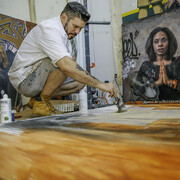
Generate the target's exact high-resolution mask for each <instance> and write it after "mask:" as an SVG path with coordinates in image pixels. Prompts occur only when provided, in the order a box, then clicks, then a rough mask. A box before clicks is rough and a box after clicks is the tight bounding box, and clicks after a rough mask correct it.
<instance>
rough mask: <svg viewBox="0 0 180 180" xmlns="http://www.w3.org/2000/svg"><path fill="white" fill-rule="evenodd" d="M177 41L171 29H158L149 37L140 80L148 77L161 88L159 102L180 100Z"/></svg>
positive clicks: (179, 61)
mask: <svg viewBox="0 0 180 180" xmlns="http://www.w3.org/2000/svg"><path fill="white" fill-rule="evenodd" d="M177 48H178V44H177V40H176V37H175V36H174V34H173V33H172V32H171V30H170V29H168V28H166V27H157V28H155V29H154V30H153V31H152V32H151V33H150V35H149V37H148V39H147V42H146V46H145V50H146V53H147V55H148V61H144V62H143V63H142V65H141V67H140V70H139V72H138V78H139V79H140V78H141V77H146V78H147V79H148V81H149V82H150V83H153V84H155V85H156V86H158V88H159V100H180V57H179V56H175V53H176V50H177Z"/></svg>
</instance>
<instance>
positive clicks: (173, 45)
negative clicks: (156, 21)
mask: <svg viewBox="0 0 180 180" xmlns="http://www.w3.org/2000/svg"><path fill="white" fill-rule="evenodd" d="M160 31H162V32H164V33H165V34H166V35H167V38H168V41H169V45H168V50H167V60H170V59H172V57H173V56H174V54H175V53H176V50H177V47H178V44H177V40H176V37H175V36H174V34H173V33H172V32H171V31H170V30H169V29H168V28H166V27H157V28H155V29H154V30H153V31H152V32H151V33H150V35H149V37H148V39H147V42H146V46H145V49H146V53H147V55H148V57H149V61H156V54H155V52H154V48H153V38H154V36H155V35H156V34H157V33H158V32H160Z"/></svg>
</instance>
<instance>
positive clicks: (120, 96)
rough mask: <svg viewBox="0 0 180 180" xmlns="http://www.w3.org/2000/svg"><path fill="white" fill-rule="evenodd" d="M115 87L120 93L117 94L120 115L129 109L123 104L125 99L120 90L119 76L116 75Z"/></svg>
mask: <svg viewBox="0 0 180 180" xmlns="http://www.w3.org/2000/svg"><path fill="white" fill-rule="evenodd" d="M114 85H115V86H116V87H117V89H118V93H117V96H116V106H117V107H118V111H117V112H118V113H121V112H126V111H127V108H126V106H125V104H124V102H123V98H122V95H121V93H120V88H119V85H118V83H117V74H115V75H114Z"/></svg>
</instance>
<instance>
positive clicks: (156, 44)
mask: <svg viewBox="0 0 180 180" xmlns="http://www.w3.org/2000/svg"><path fill="white" fill-rule="evenodd" d="M168 45H169V41H168V37H167V35H166V33H164V32H163V31H160V32H158V33H157V34H155V36H154V38H153V48H154V52H155V54H156V56H164V55H166V54H167V50H168Z"/></svg>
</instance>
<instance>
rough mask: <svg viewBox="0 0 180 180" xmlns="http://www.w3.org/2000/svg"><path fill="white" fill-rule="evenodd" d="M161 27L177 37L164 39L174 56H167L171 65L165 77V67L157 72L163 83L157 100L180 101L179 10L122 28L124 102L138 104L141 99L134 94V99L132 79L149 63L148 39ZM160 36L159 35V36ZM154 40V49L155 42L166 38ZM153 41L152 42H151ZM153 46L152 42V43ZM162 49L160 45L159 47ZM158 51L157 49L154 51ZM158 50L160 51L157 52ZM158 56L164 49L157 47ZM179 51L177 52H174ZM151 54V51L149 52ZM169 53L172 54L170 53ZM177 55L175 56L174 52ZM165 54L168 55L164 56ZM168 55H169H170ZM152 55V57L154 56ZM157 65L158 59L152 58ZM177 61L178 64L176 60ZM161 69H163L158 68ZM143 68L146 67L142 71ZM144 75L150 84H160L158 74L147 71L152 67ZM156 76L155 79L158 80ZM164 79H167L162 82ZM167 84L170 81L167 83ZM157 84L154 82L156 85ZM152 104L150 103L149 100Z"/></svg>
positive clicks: (159, 86)
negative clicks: (156, 60) (163, 71)
mask: <svg viewBox="0 0 180 180" xmlns="http://www.w3.org/2000/svg"><path fill="white" fill-rule="evenodd" d="M158 27H161V28H162V27H163V28H165V29H168V32H169V31H170V32H171V34H173V35H174V37H172V36H170V37H169V38H168V37H166V38H165V37H164V40H166V42H168V46H169V47H167V49H166V50H167V51H166V52H168V53H169V54H171V56H169V55H168V57H167V59H168V60H170V61H167V64H165V65H164V69H165V73H164V74H165V75H162V69H163V67H162V65H161V71H160V70H158V68H157V72H158V71H159V72H158V73H160V72H161V73H160V74H161V76H160V77H161V80H160V81H161V82H160V85H157V87H158V93H159V94H158V99H157V100H159V98H160V100H168V101H170V100H180V92H179V91H178V90H177V89H179V88H180V82H179V79H180V73H179V72H180V58H179V56H180V49H179V48H178V47H180V35H179V32H180V9H176V10H173V11H169V12H165V13H163V14H159V15H154V16H152V17H148V18H144V19H141V20H137V21H134V22H132V23H127V24H123V26H122V39H123V42H122V43H123V96H124V97H123V98H124V101H125V102H130V101H134V99H133V97H134V98H135V100H137V99H138V98H139V97H140V96H139V95H137V94H136V93H135V94H134V95H135V96H133V93H131V90H132V88H131V86H130V82H131V81H130V80H131V79H132V77H131V75H133V76H135V74H133V73H134V72H136V71H137V74H138V72H139V71H140V68H141V70H142V66H143V65H142V64H143V63H144V62H145V61H150V56H151V55H150V54H147V47H148V45H147V44H146V43H147V40H148V37H150V33H151V32H152V31H156V29H157V28H158ZM156 35H157V34H156ZM154 37H155V36H153V38H151V39H152V42H151V43H152V46H151V48H152V47H153V46H155V43H157V42H155V40H156V39H157V41H158V42H162V43H164V41H163V37H160V38H159V39H158V38H156V39H155V38H154ZM149 39H150V38H149ZM174 41H176V42H177V48H176V47H175V45H174ZM149 42H150V41H149ZM160 46H161V45H160ZM149 48H150V44H149ZM153 48H155V47H153ZM158 48H159V49H158ZM158 48H157V49H158V50H157V51H158V52H156V53H161V54H162V53H163V51H165V49H163V48H164V47H163V46H162V47H158ZM173 49H176V50H173ZM155 50H156V49H153V50H152V51H154V52H155ZM149 51H150V50H149ZM170 51H173V52H171V53H170ZM174 51H175V52H174ZM164 53H165V52H164ZM168 53H167V54H168ZM151 54H152V53H151ZM151 59H153V60H154V61H155V59H156V58H155V57H154V58H151ZM175 59H176V60H175ZM170 62H171V63H172V62H174V64H173V65H172V64H171V63H170ZM151 63H153V64H154V63H155V64H156V62H151ZM168 63H169V66H170V72H169V70H168V68H167V67H166V66H168ZM147 64H148V63H144V66H146V65H147ZM159 67H160V66H159ZM143 68H144V67H143ZM145 68H146V70H145V74H146V75H147V76H148V77H146V78H150V77H152V78H150V79H149V81H150V83H155V82H157V80H158V76H159V74H158V76H157V74H156V70H155V69H153V70H149V69H148V68H151V66H149V65H148V67H147V66H146V67H145ZM155 76H156V77H155ZM162 76H163V77H164V78H162ZM165 76H166V77H165ZM167 80H168V81H167ZM153 81H154V82H153ZM163 81H164V82H166V81H167V82H168V83H169V84H166V83H164V82H163ZM144 91H145V90H144V89H143V88H142V89H141V90H140V92H141V93H142V94H143V93H144ZM139 99H140V100H145V99H144V97H140V98H139ZM150 100H151V99H150Z"/></svg>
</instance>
